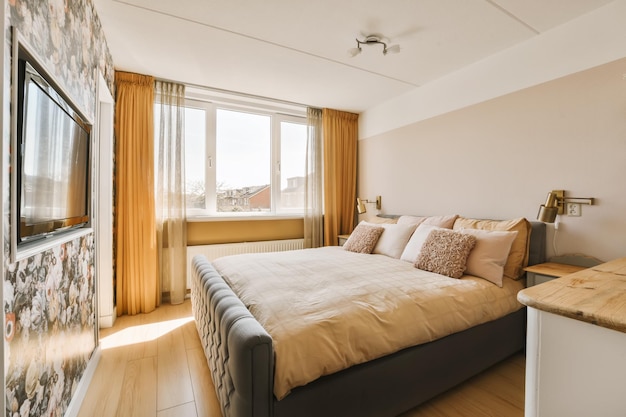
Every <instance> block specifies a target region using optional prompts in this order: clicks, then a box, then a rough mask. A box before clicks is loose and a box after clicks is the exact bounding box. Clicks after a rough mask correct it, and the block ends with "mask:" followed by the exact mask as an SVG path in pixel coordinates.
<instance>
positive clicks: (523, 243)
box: [453, 217, 531, 279]
mask: <svg viewBox="0 0 626 417" xmlns="http://www.w3.org/2000/svg"><path fill="white" fill-rule="evenodd" d="M453 229H454V230H460V229H481V230H499V231H508V232H512V231H517V237H516V238H515V240H514V241H513V244H512V245H511V251H510V252H509V256H508V258H507V260H506V263H505V264H504V276H505V277H509V278H512V279H520V278H522V277H523V276H524V268H525V267H526V266H527V265H528V247H529V245H530V231H531V225H530V222H529V221H528V220H526V219H525V218H523V217H520V218H517V219H512V220H479V219H468V218H464V217H459V218H458V219H457V220H456V221H455V222H454V228H453Z"/></svg>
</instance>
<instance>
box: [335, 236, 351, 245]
mask: <svg viewBox="0 0 626 417" xmlns="http://www.w3.org/2000/svg"><path fill="white" fill-rule="evenodd" d="M349 237H350V235H339V236H337V244H338V245H339V246H343V244H344V243H346V240H348V238H349Z"/></svg>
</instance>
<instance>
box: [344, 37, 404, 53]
mask: <svg viewBox="0 0 626 417" xmlns="http://www.w3.org/2000/svg"><path fill="white" fill-rule="evenodd" d="M377 44H378V45H382V46H383V55H387V54H396V53H398V52H400V45H390V46H387V43H386V42H384V41H383V40H382V38H381V37H380V36H378V35H370V36H367V37H366V38H365V40H364V41H360V40H359V39H358V38H357V39H356V48H350V49H349V50H348V54H350V56H352V57H355V56H357V55H358V54H360V53H361V52H363V50H362V49H361V45H377Z"/></svg>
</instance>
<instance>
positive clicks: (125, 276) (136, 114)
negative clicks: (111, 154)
mask: <svg viewBox="0 0 626 417" xmlns="http://www.w3.org/2000/svg"><path fill="white" fill-rule="evenodd" d="M115 83H116V91H117V100H116V104H115V138H116V145H115V157H116V179H115V185H116V187H115V193H116V199H115V213H116V220H117V229H116V273H117V277H116V282H117V285H116V295H117V314H118V315H122V314H138V313H148V312H150V311H152V310H154V309H155V308H156V307H157V306H158V303H159V293H160V288H159V280H158V271H157V242H156V221H155V209H154V114H153V106H154V79H153V77H150V76H145V75H139V74H131V73H125V72H116V73H115Z"/></svg>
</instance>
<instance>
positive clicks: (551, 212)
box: [537, 190, 593, 223]
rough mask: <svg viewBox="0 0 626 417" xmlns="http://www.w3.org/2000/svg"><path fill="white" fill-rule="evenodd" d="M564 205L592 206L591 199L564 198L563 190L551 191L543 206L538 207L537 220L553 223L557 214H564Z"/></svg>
mask: <svg viewBox="0 0 626 417" xmlns="http://www.w3.org/2000/svg"><path fill="white" fill-rule="evenodd" d="M565 203H576V204H588V205H590V206H591V205H593V198H580V197H566V196H565V191H564V190H552V191H550V192H549V193H548V197H547V198H546V202H545V204H542V205H541V206H539V213H537V220H539V221H541V222H545V223H554V220H556V215H557V214H563V213H565Z"/></svg>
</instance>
